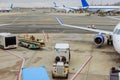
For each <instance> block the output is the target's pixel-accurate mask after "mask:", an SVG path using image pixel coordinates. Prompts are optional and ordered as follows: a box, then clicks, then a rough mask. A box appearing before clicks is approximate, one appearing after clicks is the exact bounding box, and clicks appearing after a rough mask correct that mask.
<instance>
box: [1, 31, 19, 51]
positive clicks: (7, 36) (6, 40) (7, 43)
mask: <svg viewBox="0 0 120 80" xmlns="http://www.w3.org/2000/svg"><path fill="white" fill-rule="evenodd" d="M0 47H1V48H3V49H11V48H17V47H18V44H17V36H16V35H14V34H11V33H0Z"/></svg>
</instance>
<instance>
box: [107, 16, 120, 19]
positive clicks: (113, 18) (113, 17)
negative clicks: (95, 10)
mask: <svg viewBox="0 0 120 80" xmlns="http://www.w3.org/2000/svg"><path fill="white" fill-rule="evenodd" d="M107 17H108V18H110V19H115V20H120V18H116V17H111V16H107Z"/></svg>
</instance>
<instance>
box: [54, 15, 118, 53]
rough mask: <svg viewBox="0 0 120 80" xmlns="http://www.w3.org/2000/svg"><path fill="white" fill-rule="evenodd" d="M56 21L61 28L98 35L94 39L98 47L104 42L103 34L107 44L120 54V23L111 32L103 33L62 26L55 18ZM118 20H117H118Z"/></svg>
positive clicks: (72, 26) (89, 29)
mask: <svg viewBox="0 0 120 80" xmlns="http://www.w3.org/2000/svg"><path fill="white" fill-rule="evenodd" d="M56 19H57V21H58V22H59V24H60V25H61V26H66V27H71V28H77V29H82V30H87V31H92V32H96V33H98V34H97V35H96V36H95V37H94V43H95V44H96V45H97V46H98V47H100V46H102V45H103V43H104V41H105V37H104V35H103V34H106V35H108V36H107V44H108V45H110V44H111V45H112V44H113V46H114V48H115V50H116V51H117V52H118V53H119V54H120V23H118V24H117V25H116V27H115V28H114V30H113V31H105V30H99V29H92V28H87V27H82V26H74V25H68V24H64V23H63V22H62V20H61V19H59V18H58V17H56ZM118 20H119V19H118Z"/></svg>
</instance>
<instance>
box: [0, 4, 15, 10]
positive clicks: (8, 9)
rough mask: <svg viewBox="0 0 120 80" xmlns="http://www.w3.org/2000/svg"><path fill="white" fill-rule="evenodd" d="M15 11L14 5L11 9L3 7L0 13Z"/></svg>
mask: <svg viewBox="0 0 120 80" xmlns="http://www.w3.org/2000/svg"><path fill="white" fill-rule="evenodd" d="M12 9H13V4H11V5H10V7H2V8H0V12H10V11H11V10H12Z"/></svg>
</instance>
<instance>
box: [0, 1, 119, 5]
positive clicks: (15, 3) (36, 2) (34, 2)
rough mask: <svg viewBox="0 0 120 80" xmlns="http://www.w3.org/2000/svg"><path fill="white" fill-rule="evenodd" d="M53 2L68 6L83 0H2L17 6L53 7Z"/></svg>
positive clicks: (94, 2) (79, 3)
mask: <svg viewBox="0 0 120 80" xmlns="http://www.w3.org/2000/svg"><path fill="white" fill-rule="evenodd" d="M87 1H88V3H89V4H101V3H102V4H113V3H116V2H120V0H87ZM53 2H56V3H57V4H58V5H59V6H62V5H63V4H65V5H68V6H76V7H77V6H81V0H0V7H1V6H9V4H10V3H13V4H14V6H15V7H52V6H53Z"/></svg>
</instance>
